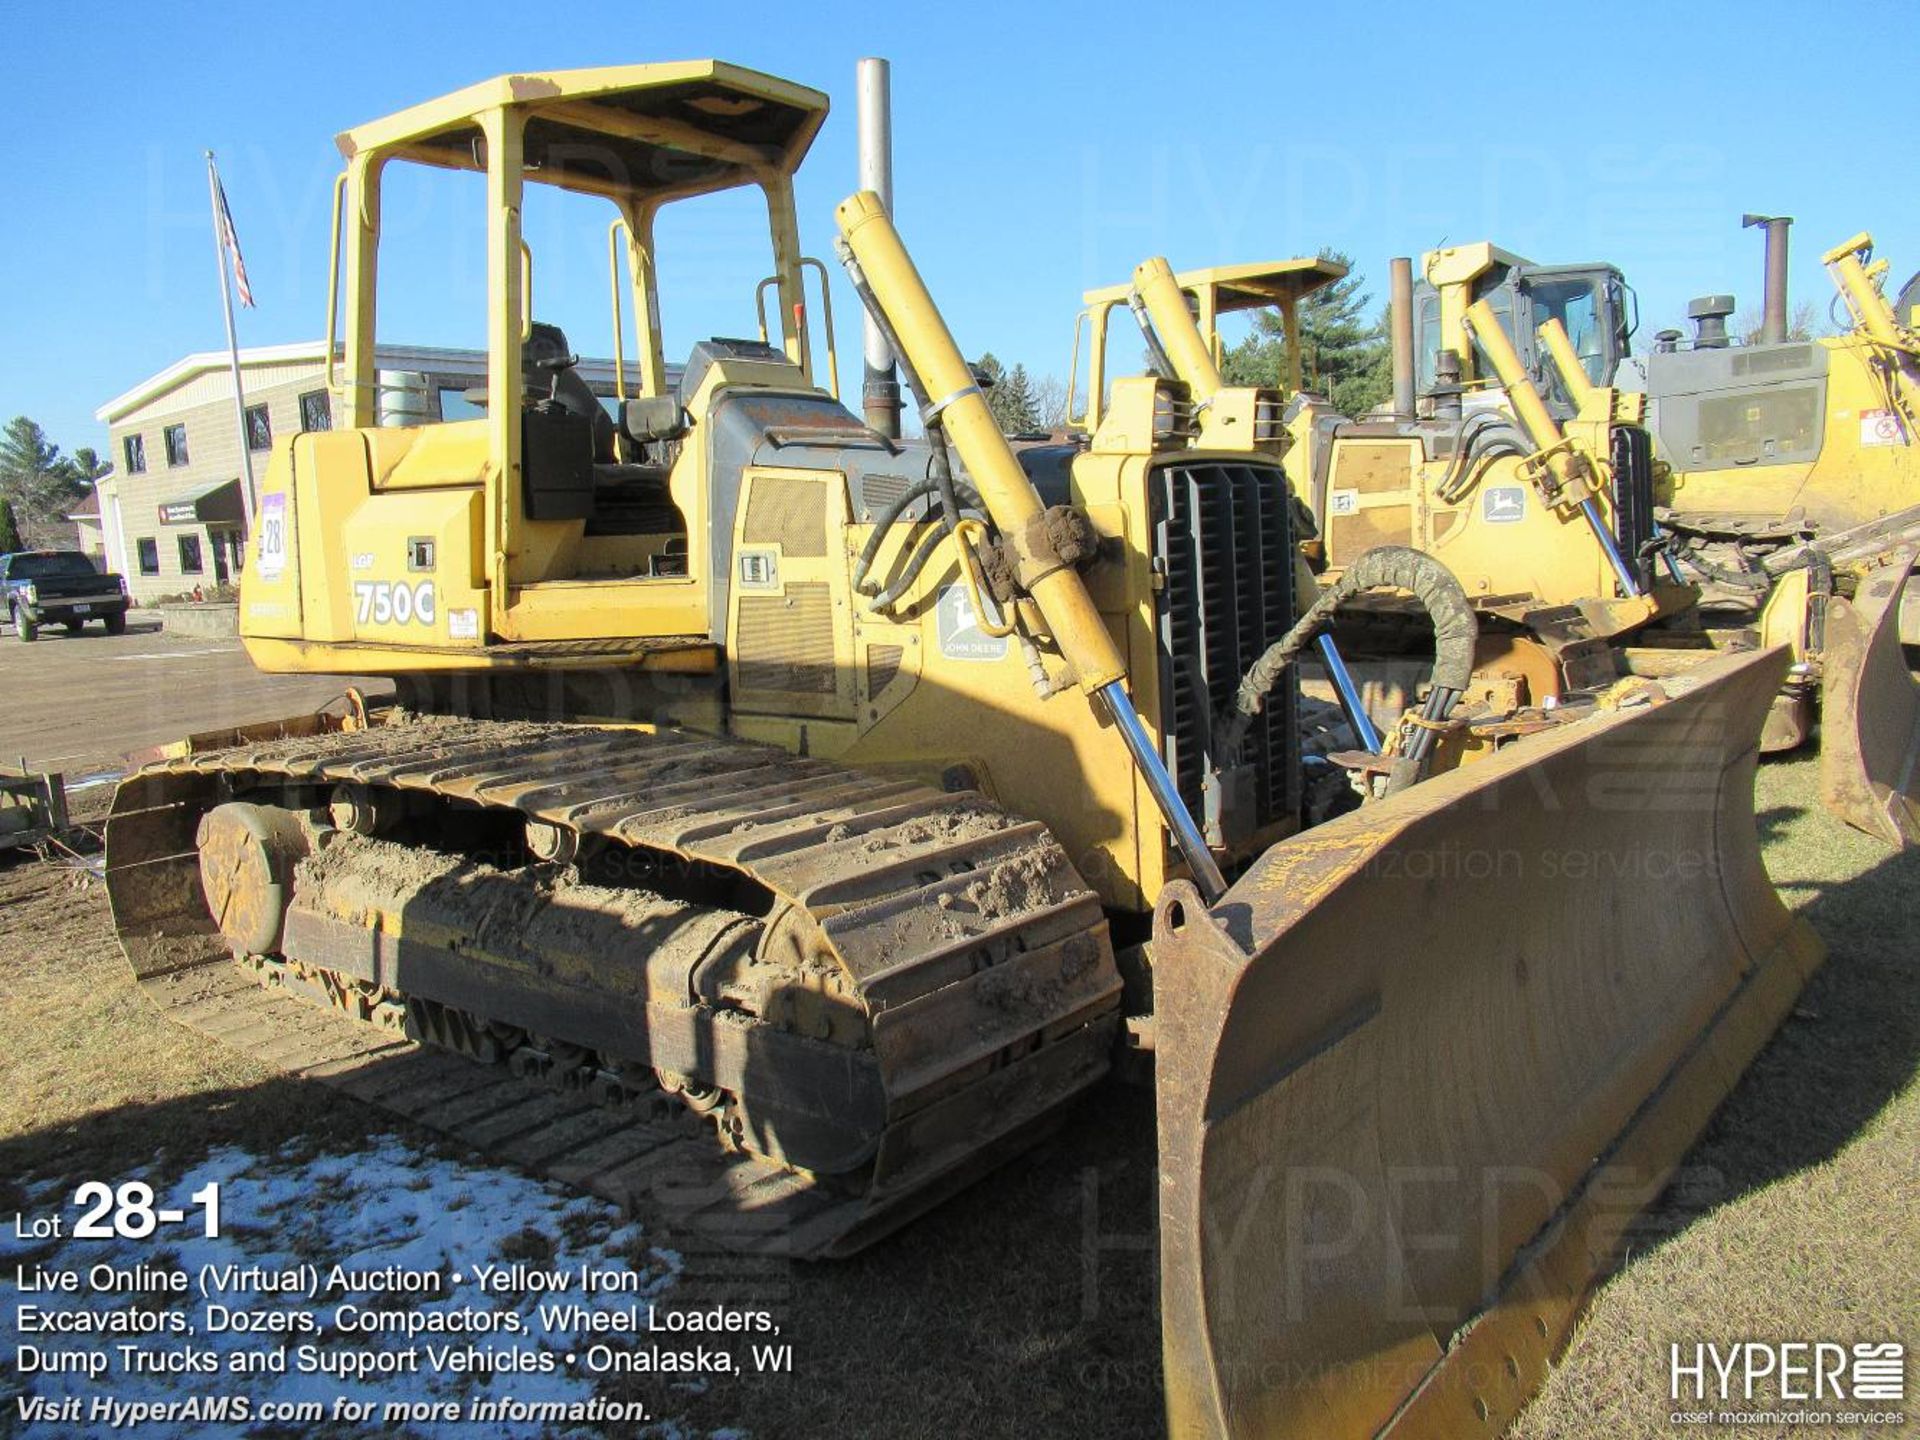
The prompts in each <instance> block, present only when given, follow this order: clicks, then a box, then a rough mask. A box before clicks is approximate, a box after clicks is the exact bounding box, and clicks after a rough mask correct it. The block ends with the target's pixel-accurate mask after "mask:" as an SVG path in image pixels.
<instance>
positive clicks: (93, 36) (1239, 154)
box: [0, 0, 1920, 450]
mask: <svg viewBox="0 0 1920 1440" xmlns="http://www.w3.org/2000/svg"><path fill="white" fill-rule="evenodd" d="M1446 13H1447V12H1446V11H1445V10H1444V9H1440V8H1436V7H1433V6H1431V5H1414V4H1406V5H1361V4H1352V5H1346V6H1327V5H1314V6H1303V5H1291V4H1265V5H1253V4H1220V5H1215V6H1198V5H1189V6H1168V5H1164V4H1153V5H1145V4H1131V3H1127V0H1117V3H1113V4H1109V5H1102V6H1097V7H1095V6H1087V7H1078V6H1058V7H1051V6H1046V5H1041V4H1028V5H1024V6H1014V5H1004V4H998V3H981V4H976V5H974V6H972V7H951V8H943V9H939V10H937V11H936V10H934V9H933V7H922V6H914V5H893V6H871V5H866V6H861V5H850V4H849V5H842V4H838V3H824V4H813V5H798V4H783V5H757V4H753V3H739V0H736V3H733V4H728V5H713V6H686V5H670V6H669V5H653V4H626V5H613V4H597V3H591V0H572V3H568V4H564V5H558V6H553V7H542V6H532V5H528V4H526V3H524V0H521V3H517V4H502V5H492V4H488V3H484V0H463V3H461V4H458V5H433V6H426V5H407V4H402V3H397V0H388V3H385V4H380V5H368V4H359V3H353V0H336V3H333V4H329V5H327V6H324V7H316V6H259V5H248V6H245V7H241V6H229V5H223V4H217V3H202V4H199V5H196V6H193V7H192V8H190V9H189V8H188V7H184V6H170V5H114V6H80V5H68V6H60V7H54V6H40V5H23V4H19V3H16V4H14V5H11V6H9V7H8V10H7V13H6V17H5V20H4V22H3V23H4V26H5V33H6V35H7V41H8V45H7V48H8V51H9V60H10V62H11V63H10V64H9V66H8V74H9V84H8V87H7V90H6V92H5V94H4V98H0V107H4V111H5V114H6V118H7V120H8V121H9V125H8V129H9V131H10V132H11V133H12V134H13V136H14V137H15V146H14V149H13V154H12V156H11V162H12V163H11V164H10V165H9V167H8V168H9V174H8V185H7V202H8V203H7V205H6V207H5V211H4V218H0V277H4V283H5V291H4V298H3V299H0V340H4V344H0V418H4V417H6V416H11V415H14V414H28V415H31V416H33V417H34V418H36V419H38V420H39V421H41V423H42V424H44V425H45V426H46V427H47V429H48V430H49V432H50V433H51V435H52V436H53V438H54V439H55V440H56V442H58V443H59V444H61V445H62V446H63V447H65V448H67V449H69V450H71V449H72V448H74V447H75V446H77V445H95V446H101V445H103V442H104V439H105V433H104V427H102V426H100V425H99V424H97V423H96V422H95V421H94V419H93V411H94V409H95V408H96V407H97V406H98V405H100V404H101V403H102V402H104V401H105V400H107V399H109V398H110V397H112V396H113V395H115V394H117V393H119V392H120V391H122V390H124V389H126V388H127V387H128V386H130V385H132V384H133V383H135V382H136V381H138V380H140V379H142V378H143V377H145V376H146V375H148V374H150V373H151V372H153V371H154V370H157V369H159V368H160V367H162V366H164V365H165V364H167V363H169V362H170V361H172V360H174V359H176V358H178V357H179V356H180V355H181V354H183V353H185V352H188V351H192V350H204V349H215V348H218V347H219V346H220V345H222V344H223V343H224V340H223V335H222V331H221V321H220V313H219V304H218V297H217V292H216V289H215V285H216V280H215V272H214V269H213V259H212V253H211V241H210V239H209V230H208V218H207V202H206V187H205V179H204V169H203V165H202V161H201V152H202V150H203V149H205V148H207V147H209V146H211V147H213V148H214V149H216V150H218V151H219V152H220V155H221V164H222V170H223V173H224V175H225V179H226V186H227V191H228V194H229V197H230V199H231V202H232V205H233V210H234V214H235V218H236V220H237V222H238V225H239V229H240V235H241V239H242V242H243V244H244V247H245V250H246V256H247V263H248V268H249V270H250V272H251V275H252V278H253V285H254V290H255V293H256V295H257V297H258V299H259V302H260V303H259V308H258V309H257V310H253V311H245V312H242V314H241V317H240V327H241V343H242V344H245V345H264V344H273V343H279V342H284V341H292V340H301V339H308V338H312V337H315V336H317V335H318V334H319V333H320V332H321V329H322V326H323V323H324V314H323V312H324V308H325V297H326V260H327V235H326V229H327V215H328V204H329V197H330V187H331V182H332V176H333V174H334V173H335V170H336V168H337V162H338V157H337V154H336V152H335V150H334V148H333V144H332V136H333V133H334V132H335V131H336V130H339V129H342V128H344V127H346V126H349V125H352V124H355V123H358V122H361V121H364V120H368V119H372V118H374V117H376V116H378V115H382V114H385V113H387V112H389V111H391V110H394V109H398V108H400V107H402V106H405V105H408V104H411V103H413V102H415V101H417V100H421V99H425V98H427V97H429V96H432V95H437V94H440V93H443V92H445V91H448V90H452V89H456V88H458V87H460V86H462V85H464V84H468V83H470V82H472V81H474V80H477V79H481V78H484V77H486V76H488V75H492V74H497V73H500V72H502V71H508V70H528V69H553V68H562V67H569V66H576V65H595V64H613V63H625V62H630V61H639V60H653V59H683V58H688V57H693V56H702V55H714V56H718V57H721V58H725V59H730V60H734V61H737V62H739V63H742V64H746V65H751V66H754V67H756V68H760V69H764V70H770V71H772V72H773V73H775V74H779V75H784V76H786V77H788V78H790V79H794V80H798V81H802V82H804V83H807V84H810V85H813V86H815V87H817V88H820V89H823V90H825V91H827V92H828V93H829V94H830V95H831V96H832V98H833V103H834V111H833V114H832V116H831V117H830V118H829V120H828V122H827V127H826V129H825V130H824V132H823V133H822V135H821V138H820V140H819V142H818V143H817V144H816V145H815V148H814V151H813V155H812V158H811V160H810V162H809V165H808V168H807V171H806V172H805V173H804V174H803V177H802V181H801V185H800V191H799V194H800V205H801V224H802V230H803V236H804V239H805V241H806V244H807V246H808V248H809V250H810V251H812V252H813V253H815V254H819V255H821V256H823V257H830V254H831V250H830V237H831V227H832V208H833V205H834V203H835V202H836V201H837V200H838V199H839V198H840V197H841V196H842V195H844V194H846V193H847V192H848V191H849V190H851V189H852V188H853V180H854V129H853V75H854V62H855V61H856V59H858V58H859V57H860V56H862V55H868V54H878V55H884V56H887V57H888V58H890V59H891V60H892V61H893V64H894V109H895V152H896V158H895V165H896V210H897V213H898V217H899V220H900V224H901V227H902V230H903V232H904V233H905V235H906V238H907V241H908V244H909V245H910V246H911V248H912V249H913V250H914V252H915V255H916V257H917V258H918V260H919V262H920V264H921V268H922V270H923V271H924V272H925V274H926V276H927V279H928V283H929V285H930V287H931V288H932V290H933V293H934V295H935V298H936V299H937V300H939V301H940V302H941V304H942V305H943V307H944V308H945V309H946V311H947V313H948V318H949V320H950V322H951V323H952V325H953V328H954V330H955V331H956V333H957V334H958V336H959V338H960V340H961V343H962V345H963V347H964V348H966V349H967V351H968V352H969V353H970V354H972V353H978V352H980V351H982V350H989V349H990V350H993V351H994V352H995V353H997V354H998V355H1000V356H1001V357H1002V358H1003V359H1004V360H1006V361H1008V362H1009V363H1011V362H1013V361H1015V360H1018V361H1023V362H1025V363H1026V364H1027V365H1028V366H1029V367H1030V368H1031V369H1034V370H1036V371H1038V372H1041V373H1046V372H1052V373H1055V374H1061V375H1064V372H1065V370H1066V366H1067V356H1068V351H1069V348H1070V344H1071V332H1072V324H1073V315H1074V311H1075V309H1076V307H1077V302H1078V296H1079V294H1080V292H1081V291H1082V290H1083V289H1085V288H1088V287H1090V286H1094V285H1102V284H1110V283H1113V282H1115V281H1118V280H1121V279H1124V278H1125V277H1126V275H1127V274H1128V273H1129V272H1130V270H1131V268H1132V266H1133V265H1134V264H1135V263H1136V262H1137V261H1138V260H1140V259H1141V258H1143V257H1144V256H1146V255H1148V254H1153V253H1163V254H1165V255H1167V256H1168V257H1169V258H1170V259H1171V260H1172V261H1173V263H1174V265H1175V266H1176V267H1180V266H1190V265H1199V264H1208V263H1224V262H1229V261H1240V260H1254V259H1265V258H1276V257H1280V256H1285V255H1292V254H1303V253H1312V252H1313V251H1315V250H1316V249H1318V248H1319V247H1320V246H1322V245H1333V246H1337V247H1339V248H1341V249H1344V250H1346V251H1348V252H1350V253H1351V254H1352V255H1354V257H1355V258H1356V260H1357V261H1358V263H1359V266H1360V268H1361V269H1362V270H1363V271H1364V272H1365V273H1366V275H1367V277H1368V279H1369V281H1370V282H1371V284H1372V286H1373V288H1374V290H1375V293H1376V296H1377V295H1378V294H1379V292H1380V288H1381V287H1382V286H1383V285H1384V280H1385V269H1386V260H1387V258H1388V257H1389V256H1390V255H1393V254H1399V253H1417V252H1419V251H1420V250H1422V249H1425V248H1430V247H1432V246H1433V245H1435V244H1438V243H1442V242H1444V241H1465V240H1474V239H1492V240H1495V241H1496V242H1498V243H1500V244H1503V245H1505V246H1506V247H1508V248H1509V249H1513V250H1517V251H1519V252H1520V253H1522V254H1525V255H1528V256H1530V257H1531V258H1533V259H1535V260H1538V261H1543V262H1545V261H1572V260H1587V259H1597V258H1604V259H1609V260H1612V261H1614V262H1615V263H1617V264H1619V265H1620V266H1621V267H1622V268H1623V269H1624V270H1625V271H1626V272H1627V275H1628V278H1629V280H1630V281H1631V282H1632V283H1633V284H1634V286H1635V288H1636V289H1637V290H1638V292H1639V296H1640V301H1641V311H1642V315H1643V317H1644V324H1645V333H1649V334H1650V333H1651V331H1652V330H1653V329H1656V328H1659V327H1660V326H1661V325H1664V324H1676V323H1678V322H1679V318H1680V317H1681V315H1682V314H1683V312H1684V307H1685V303H1686V300H1687V299H1688V298H1689V297H1690V296H1692V295H1696V294H1700V293H1703V292H1706V291H1710V290H1732V291H1734V292H1736V293H1737V294H1738V295H1739V296H1740V297H1741V302H1742V305H1743V306H1745V305H1746V304H1748V303H1749V302H1751V301H1755V300H1757V298H1758V291H1759V275H1760V248H1759V240H1758V237H1757V232H1753V231H1742V230H1741V229H1740V228H1739V217H1740V214H1741V212H1742V211H1743V210H1760V211H1771V212H1775V213H1786V214H1791V215H1794V216H1795V217H1797V219H1798V222H1799V223H1798V224H1797V225H1796V227H1795V230H1794V239H1795V242H1796V247H1795V259H1794V266H1793V275H1792V282H1793V287H1794V292H1795V296H1796V298H1799V299H1812V300H1814V301H1816V302H1817V304H1818V305H1819V307H1820V308H1821V310H1822V311H1823V312H1824V310H1825V307H1826V304H1827V301H1828V298H1829V296H1830V294H1831V289H1830V286H1829V285H1828V284H1827V282H1826V279H1825V277H1824V275H1823V274H1822V272H1821V270H1820V266H1819V259H1818V255H1819V251H1820V250H1822V249H1824V248H1826V246H1828V245H1830V244H1833V243H1837V242H1838V241H1840V240H1842V239H1844V238H1846V237H1847V236H1848V235H1851V234H1852V233H1854V232H1855V231H1856V230H1859V229H1871V230H1872V231H1873V232H1874V234H1875V236H1876V238H1877V239H1878V241H1879V244H1880V253H1882V254H1884V255H1887V256H1890V257H1891V258H1892V260H1893V268H1894V270H1895V272H1896V273H1895V281H1896V283H1898V282H1899V281H1901V280H1904V279H1905V278H1906V276H1907V275H1908V274H1910V273H1911V272H1912V271H1913V270H1914V269H1915V267H1916V266H1920V198H1916V197H1915V194H1914V190H1913V186H1912V183H1911V182H1912V173H1911V163H1912V161H1911V157H1910V156H1909V155H1908V154H1907V153H1906V152H1905V151H1904V150H1903V149H1902V148H1901V146H1900V143H1899V139H1898V135H1899V126H1900V123H1901V117H1902V114H1903V113H1904V112H1903V111H1902V109H1901V107H1902V106H1903V104H1905V103H1906V102H1905V101H1904V100H1903V98H1902V97H1908V96H1910V95H1911V84H1912V77H1911V63H1912V58H1913V56H1914V54H1915V53H1916V47H1917V43H1920V7H1917V6H1915V5H1914V4H1912V3H1910V0H1899V3H1883V4H1880V5H1873V4H1861V5H1856V6H1854V7H1853V8H1851V9H1849V10H1847V11H1845V12H1844V13H1843V12H1838V11H1831V10H1825V9H1821V8H1819V7H1811V6H1806V5H1803V4H1787V3H1770V0H1744V3H1718V0H1708V3H1692V4H1685V5H1680V4H1672V3H1667V4H1662V5H1637V4H1619V5H1615V6H1612V7H1609V8H1608V9H1607V11H1606V12H1605V13H1604V14H1603V13H1602V12H1600V11H1598V10H1596V9H1593V8H1591V7H1585V6H1572V7H1564V8H1562V7H1552V8H1551V9H1549V7H1546V6H1541V7H1532V8H1530V9H1528V10H1527V11H1525V12H1522V13H1521V14H1520V15H1517V16H1516V14H1515V13H1514V12H1512V11H1499V12H1496V13H1497V18H1495V19H1491V20H1489V21H1487V22H1485V23H1482V24H1480V25H1479V26H1477V27H1474V30H1473V36H1472V38H1471V39H1465V38H1456V37H1454V36H1453V35H1451V34H1449V33H1448V23H1447V21H1446V20H1445V19H1444V18H1443V17H1444V16H1445V15H1446ZM1183 22H1190V23H1191V24H1193V25H1194V26H1195V27H1197V28H1196V30H1195V31H1194V32H1193V33H1189V32H1188V31H1187V30H1186V29H1185V28H1184V27H1183ZM1463 28H1465V27H1463ZM360 37H364V38H360ZM1480 77H1506V78H1505V79H1504V81H1503V83H1501V84H1497V85H1493V86H1491V87H1490V89H1491V92H1492V93H1489V94H1487V95H1479V94H1476V93H1475V92H1474V90H1473V89H1472V88H1471V87H1472V84H1473V82H1474V81H1475V80H1476V78H1480ZM1772 77H1780V78H1779V79H1778V80H1775V79H1774V78H1772ZM1775 84H1778V85H1780V86H1781V87H1782V88H1783V90H1785V88H1786V87H1792V88H1793V91H1794V93H1783V94H1782V95H1781V96H1780V97H1779V98H1774V97H1772V96H1770V95H1769V94H1768V93H1767V92H1768V89H1769V87H1770V86H1771V85H1775ZM441 178H442V179H443V180H445V181H446V182H447V184H449V185H453V184H455V182H457V181H458V180H460V179H461V178H462V177H441ZM477 213H478V212H477V210H475V209H474V206H473V203H472V197H471V195H470V194H469V193H468V192H465V191H459V190H457V188H454V189H449V188H445V187H444V186H443V187H442V188H435V187H434V186H431V185H423V186H422V187H421V188H420V189H419V191H418V192H417V193H415V194H411V195H410V196H409V197H408V198H407V199H406V200H405V202H404V204H402V203H400V202H399V201H397V200H396V197H395V196H394V195H392V194H391V193H390V195H389V201H388V220H389V226H390V231H391V232H392V242H393V245H394V249H395V252H396V262H397V263H396V264H395V265H394V266H393V268H392V270H391V272H390V273H389V274H388V275H387V276H386V277H385V279H384V280H383V283H387V282H391V284H392V285H393V287H394V290H393V293H392V294H391V296H388V295H386V294H384V293H383V305H385V306H386V307H387V308H386V309H385V310H384V312H383V319H384V320H386V321H389V322H391V323H383V326H382V330H383V334H385V335H388V336H390V337H391V338H394V339H401V340H412V341H417V342H421V343H430V344H433V343H437V344H459V343H469V342H472V341H474V340H476V339H477V338H478V335H479V333H480V332H479V327H480V315H479V313H478V306H479V304H480V303H481V300H482V298H483V291H482V287H481V283H480V274H479V268H478V267H479V263H480V260H479V257H480V253H481V252H480V246H479V237H478V233H477V228H476V217H477ZM735 222H739V223H737V224H736V223H735ZM756 223H757V222H755V221H754V219H753V217H752V216H751V215H750V214H749V213H747V212H744V211H741V210H739V209H731V210H730V209H729V208H728V207H727V206H726V205H725V204H724V203H717V204H714V205H713V206H712V207H711V209H710V210H709V211H707V212H706V213H703V214H701V215H697V216H695V215H690V216H689V217H688V219H687V220H686V221H685V222H684V223H682V224H680V226H679V228H678V229H677V230H675V229H671V228H670V229H669V230H668V231H667V233H666V235H665V236H664V237H663V241H677V242H678V248H677V249H676V250H675V252H674V253H673V254H670V255H664V256H663V262H662V263H663V269H664V270H665V272H666V274H667V277H668V280H669V283H670V284H671V285H672V286H673V287H674V288H673V289H671V290H670V291H669V292H668V293H667V294H666V295H664V296H663V309H664V310H665V312H666V316H665V323H666V329H667V333H668V338H669V349H670V356H669V358H677V356H676V355H674V354H673V353H671V352H674V351H678V352H684V350H685V348H686V346H687V345H688V344H689V343H691V340H692V339H694V338H696V336H697V335H699V334H707V333H719V334H741V333H752V324H753V321H752V303H751V284H752V280H753V279H754V278H757V275H758V273H760V271H761V270H762V269H764V265H763V264H761V263H760V262H761V257H760V248H761V246H762V244H763V242H762V240H761V238H760V235H761V232H760V231H758V230H751V229H749V228H747V227H748V226H750V225H753V224H756ZM604 225H605V221H604V219H603V218H601V217H600V216H599V215H598V213H597V211H596V212H594V213H591V214H585V213H583V214H579V215H572V214H568V213H554V214H541V213H537V212H536V213H530V215H529V234H530V237H531V239H532V241H533V244H534V247H535V251H536V255H537V256H538V271H537V278H536V290H537V294H538V295H539V297H540V303H539V308H540V310H541V312H542V313H543V315H545V316H548V317H551V318H556V319H558V320H560V321H561V323H563V324H564V325H566V327H567V328H568V330H569V334H570V338H571V339H572V341H573V344H574V347H575V348H576V349H578V350H581V351H584V352H587V353H592V354H605V353H607V350H608V349H609V346H610V340H609V337H608V334H607V324H608V322H607V320H606V318H605V299H604V297H605V293H606V279H605V268H604V266H605V259H604V255H605V233H604ZM665 248H666V245H665V243H663V249H665ZM402 252H404V254H403V253H402ZM836 301H837V303H836V307H835V308H836V312H837V315H838V318H839V319H840V323H841V331H842V358H843V360H844V361H845V362H846V363H847V365H848V367H849V368H850V369H852V370H853V371H854V372H855V373H856V374H857V366H858V338H857V314H856V311H855V305H854V301H853V299H852V296H851V293H850V292H848V291H847V290H846V289H845V287H844V285H842V286H841V287H840V288H839V290H838V291H837V293H836Z"/></svg>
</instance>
